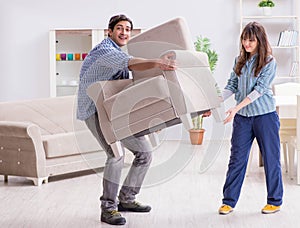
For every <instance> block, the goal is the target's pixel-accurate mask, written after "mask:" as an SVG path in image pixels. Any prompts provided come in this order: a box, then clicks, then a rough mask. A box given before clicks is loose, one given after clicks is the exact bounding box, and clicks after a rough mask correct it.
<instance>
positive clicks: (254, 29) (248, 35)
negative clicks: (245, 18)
mask: <svg viewBox="0 0 300 228" xmlns="http://www.w3.org/2000/svg"><path fill="white" fill-rule="evenodd" d="M255 38H256V40H257V60H256V63H255V65H254V66H255V68H254V69H255V71H254V76H255V77H257V76H258V74H259V72H260V71H261V69H262V68H263V67H264V66H265V65H266V64H267V63H269V62H270V61H272V58H269V56H270V55H272V49H271V46H270V44H269V41H268V38H267V34H266V31H265V29H264V27H263V26H262V25H261V24H259V23H257V22H250V23H248V24H247V25H246V26H245V28H244V29H243V32H242V34H241V37H240V55H239V57H238V61H237V64H236V66H235V69H234V72H235V73H236V74H237V75H238V76H240V75H241V73H242V68H243V66H244V65H245V63H246V62H247V60H248V59H249V58H250V53H249V52H246V50H245V48H244V46H243V44H242V41H243V40H244V39H250V40H252V39H255Z"/></svg>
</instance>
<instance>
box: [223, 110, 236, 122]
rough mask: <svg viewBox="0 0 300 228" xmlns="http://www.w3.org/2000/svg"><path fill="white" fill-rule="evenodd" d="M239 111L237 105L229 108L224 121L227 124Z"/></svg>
mask: <svg viewBox="0 0 300 228" xmlns="http://www.w3.org/2000/svg"><path fill="white" fill-rule="evenodd" d="M237 111H238V109H237V108H236V107H233V108H231V109H229V110H228V111H227V112H226V114H227V116H226V118H225V120H224V121H223V123H224V124H227V123H229V122H231V121H232V120H233V118H234V116H235V114H236V113H237Z"/></svg>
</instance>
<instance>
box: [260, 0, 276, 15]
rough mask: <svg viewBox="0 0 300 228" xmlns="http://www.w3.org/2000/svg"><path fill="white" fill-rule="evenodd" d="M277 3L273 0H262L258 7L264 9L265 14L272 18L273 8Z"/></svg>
mask: <svg viewBox="0 0 300 228" xmlns="http://www.w3.org/2000/svg"><path fill="white" fill-rule="evenodd" d="M274 6H275V3H274V2H273V1H272V0H262V1H260V2H259V3H258V7H260V8H262V9H263V14H264V15H265V16H270V15H271V14H272V8H273V7H274Z"/></svg>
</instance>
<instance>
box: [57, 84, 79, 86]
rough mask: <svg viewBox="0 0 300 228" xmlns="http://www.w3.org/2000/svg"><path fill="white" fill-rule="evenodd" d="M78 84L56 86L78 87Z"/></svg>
mask: <svg viewBox="0 0 300 228" xmlns="http://www.w3.org/2000/svg"><path fill="white" fill-rule="evenodd" d="M77 86H78V84H76V85H56V87H77Z"/></svg>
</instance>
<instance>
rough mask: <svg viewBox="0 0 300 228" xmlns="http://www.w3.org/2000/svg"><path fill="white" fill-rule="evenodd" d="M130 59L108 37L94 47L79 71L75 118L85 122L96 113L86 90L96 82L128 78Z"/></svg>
mask: <svg viewBox="0 0 300 228" xmlns="http://www.w3.org/2000/svg"><path fill="white" fill-rule="evenodd" d="M130 58H131V56H129V55H128V54H127V53H125V52H124V51H122V50H121V48H120V47H119V46H118V45H117V44H116V43H115V42H114V41H113V40H112V39H110V38H109V37H108V38H106V39H104V40H103V41H102V42H101V43H100V44H98V45H97V46H96V47H94V48H93V49H92V50H91V51H90V53H89V54H88V56H87V57H86V58H85V59H84V62H83V64H82V67H81V70H80V81H79V87H78V95H77V118H78V119H80V120H86V119H87V118H89V117H90V116H91V115H92V114H94V113H96V106H95V104H94V102H93V101H92V100H91V99H90V97H89V96H88V95H87V93H86V89H87V88H88V87H89V86H90V85H91V84H93V83H95V82H97V81H105V80H117V79H125V78H129V71H128V61H129V59H130Z"/></svg>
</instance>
